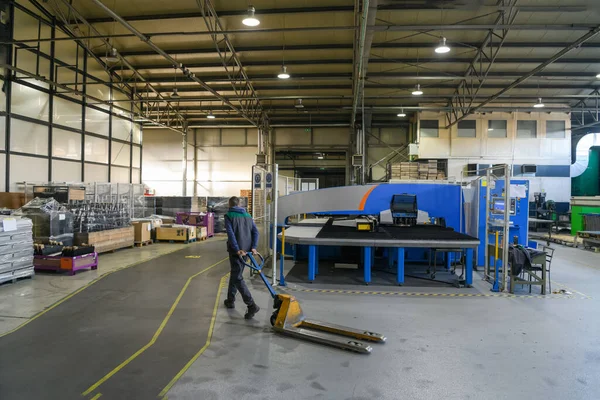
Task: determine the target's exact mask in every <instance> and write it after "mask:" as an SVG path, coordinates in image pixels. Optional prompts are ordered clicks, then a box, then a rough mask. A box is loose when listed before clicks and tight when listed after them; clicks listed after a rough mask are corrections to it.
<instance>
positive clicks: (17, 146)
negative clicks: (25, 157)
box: [10, 118, 48, 156]
mask: <svg viewBox="0 0 600 400" xmlns="http://www.w3.org/2000/svg"><path fill="white" fill-rule="evenodd" d="M10 132H11V135H10V149H11V151H15V152H19V153H29V154H38V155H46V156H47V155H48V127H47V126H44V125H40V124H32V123H31V122H26V121H21V120H18V119H16V118H11V120H10Z"/></svg>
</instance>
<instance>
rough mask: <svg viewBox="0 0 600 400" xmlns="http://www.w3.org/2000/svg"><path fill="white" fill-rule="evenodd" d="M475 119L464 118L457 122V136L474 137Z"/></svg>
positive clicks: (475, 132)
mask: <svg viewBox="0 0 600 400" xmlns="http://www.w3.org/2000/svg"><path fill="white" fill-rule="evenodd" d="M476 126H477V121H474V120H466V121H459V122H458V137H468V138H474V137H476V136H477V130H476Z"/></svg>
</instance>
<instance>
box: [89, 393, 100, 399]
mask: <svg viewBox="0 0 600 400" xmlns="http://www.w3.org/2000/svg"><path fill="white" fill-rule="evenodd" d="M100 397H102V393H98V394H97V395H95V396H94V397H92V398H91V399H90V400H98V399H99V398H100Z"/></svg>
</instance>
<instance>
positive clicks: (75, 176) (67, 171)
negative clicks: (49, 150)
mask: <svg viewBox="0 0 600 400" xmlns="http://www.w3.org/2000/svg"><path fill="white" fill-rule="evenodd" d="M52 181H53V182H81V163H79V162H76V161H62V160H52Z"/></svg>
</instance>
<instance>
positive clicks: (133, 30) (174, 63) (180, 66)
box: [91, 0, 259, 127]
mask: <svg viewBox="0 0 600 400" xmlns="http://www.w3.org/2000/svg"><path fill="white" fill-rule="evenodd" d="M91 1H92V2H93V3H94V4H96V5H97V6H98V7H100V8H101V9H102V10H104V12H106V13H107V14H108V15H110V16H111V17H112V18H114V19H115V21H117V22H118V23H120V24H121V25H123V27H125V28H126V29H127V30H129V31H130V32H131V33H133V34H134V35H135V36H136V37H137V38H138V39H140V40H141V41H142V42H144V43H146V44H147V45H148V46H149V47H150V48H152V49H153V50H154V51H156V52H157V53H158V54H159V55H161V56H162V57H163V58H164V59H165V60H167V61H169V62H170V63H171V65H172V66H173V67H175V68H176V69H178V70H180V71H181V72H183V74H184V75H185V76H187V77H188V78H189V79H191V80H192V81H194V82H196V83H198V84H199V85H200V86H202V87H203V88H204V89H205V90H206V91H208V92H210V93H212V94H213V95H214V96H215V97H216V98H218V99H219V100H221V101H222V102H223V103H225V104H227V105H228V106H229V107H231V109H232V110H234V111H235V112H237V113H238V114H240V115H242V116H243V117H244V119H246V120H247V121H248V122H250V123H251V124H252V125H253V126H256V127H258V125H259V124H258V123H257V122H256V121H254V120H253V119H252V118H250V117H249V116H248V115H247V114H246V113H245V112H243V111H241V110H240V109H239V108H237V107H236V106H235V105H233V104H232V103H231V102H230V101H229V100H228V99H227V98H225V97H223V96H221V95H220V94H219V93H218V92H217V91H215V90H214V89H212V88H211V87H210V86H208V85H207V84H206V83H204V82H203V81H202V80H200V79H199V78H197V77H196V75H195V74H194V73H193V72H190V70H189V69H188V68H186V67H185V66H184V65H183V64H181V63H179V62H178V61H177V60H176V59H174V58H173V57H171V56H170V55H169V54H168V53H167V52H166V51H164V50H163V49H161V48H160V47H158V46H157V45H156V44H154V42H152V40H150V38H149V37H147V36H146V35H144V34H143V33H141V32H140V31H138V30H137V29H136V28H134V27H133V26H132V25H131V24H129V23H128V22H127V21H125V20H124V19H123V18H122V17H120V16H119V15H118V14H116V13H115V12H114V11H112V10H111V9H110V8H108V7H107V6H105V5H104V4H103V3H102V2H101V1H100V0H91ZM223 33H227V32H224V31H221V32H210V33H209V34H211V35H213V34H223Z"/></svg>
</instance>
